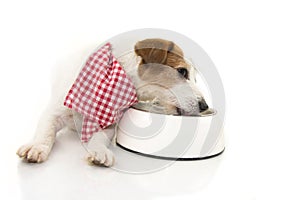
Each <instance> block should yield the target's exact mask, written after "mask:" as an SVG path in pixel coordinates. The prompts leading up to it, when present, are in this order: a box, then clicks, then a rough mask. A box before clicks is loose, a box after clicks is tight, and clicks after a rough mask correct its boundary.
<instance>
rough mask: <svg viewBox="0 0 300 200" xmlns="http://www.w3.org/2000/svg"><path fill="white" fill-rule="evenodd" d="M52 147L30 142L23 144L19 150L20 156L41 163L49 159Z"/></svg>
mask: <svg viewBox="0 0 300 200" xmlns="http://www.w3.org/2000/svg"><path fill="white" fill-rule="evenodd" d="M49 153H50V147H49V146H47V145H45V144H41V143H29V144H26V145H23V146H21V147H20V148H19V150H18V151H17V155H18V156H19V157H20V158H23V159H24V160H26V161H28V162H32V163H41V162H44V161H45V160H47V158H48V155H49Z"/></svg>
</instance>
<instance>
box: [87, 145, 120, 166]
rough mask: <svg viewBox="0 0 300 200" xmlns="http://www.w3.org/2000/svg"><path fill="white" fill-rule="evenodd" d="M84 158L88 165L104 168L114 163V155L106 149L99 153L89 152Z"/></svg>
mask: <svg viewBox="0 0 300 200" xmlns="http://www.w3.org/2000/svg"><path fill="white" fill-rule="evenodd" d="M86 158H87V161H88V162H89V164H92V165H98V166H105V167H111V166H112V165H113V164H114V162H115V158H114V154H113V153H112V152H111V150H109V149H108V148H106V147H103V148H101V151H99V150H98V151H91V152H90V153H88V155H87V157H86Z"/></svg>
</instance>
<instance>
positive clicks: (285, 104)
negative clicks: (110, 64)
mask: <svg viewBox="0 0 300 200" xmlns="http://www.w3.org/2000/svg"><path fill="white" fill-rule="evenodd" d="M299 10H300V6H299V3H298V1H290V0H285V1H274V0H273V1H266V0H265V1H263V0H257V1H256V0H252V1H238V0H237V1H213V0H212V1H193V3H192V1H162V0H158V1H157V0H151V1H112V0H110V1H103V2H102V1H81V2H80V3H78V1H53V0H52V1H48V2H45V1H31V0H28V1H6V2H4V1H1V3H0V26H1V31H0V68H1V73H0V89H1V90H0V91H1V99H0V101H1V103H0V111H1V127H2V128H1V145H0V156H1V171H0V177H1V178H0V184H1V185H0V191H1V192H0V198H1V199H31V200H33V199H37V198H40V199H41V198H42V199H84V197H86V199H128V198H131V199H141V198H143V199H183V198H184V199H206V200H208V199H231V200H233V199H238V200H241V199H243V200H244V199H299V198H300V194H299V179H300V172H299V169H300V164H299V162H297V161H299V153H300V147H299V140H300V136H299V134H300V131H299V112H300V109H299V102H300V96H299V85H300V81H299V74H300V73H299V68H300V59H299V54H300V26H299V24H300V20H299V19H300V12H299ZM147 27H151V28H165V29H170V30H174V31H177V32H180V33H182V34H184V35H186V36H187V37H190V38H191V39H193V40H194V41H195V42H197V43H198V44H200V46H202V48H204V50H205V51H206V52H207V53H208V54H209V55H210V57H211V58H212V60H213V61H214V63H215V65H216V66H217V68H218V71H219V73H220V76H221V78H222V80H223V84H224V87H225V93H226V101H227V115H226V125H225V134H226V136H227V145H226V147H227V148H226V151H225V154H224V155H223V156H222V157H219V158H217V159H215V160H209V161H202V162H201V163H199V162H198V163H182V162H181V163H177V164H175V165H173V166H171V167H169V168H167V169H165V170H163V171H161V172H158V173H154V174H150V175H130V174H122V173H119V172H116V171H114V170H112V169H104V168H95V167H91V166H88V165H86V163H85V162H84V161H83V157H84V151H83V150H82V148H81V147H80V145H78V144H79V141H78V140H77V139H76V137H74V136H70V135H68V134H67V133H66V134H62V135H61V136H60V138H58V139H59V140H58V142H57V143H56V145H55V149H54V152H53V153H52V154H51V156H50V158H49V160H48V161H47V162H46V163H44V164H40V165H30V164H26V163H23V162H20V161H19V159H18V158H17V156H16V155H15V151H16V150H17V148H18V147H19V146H20V145H21V144H23V143H24V142H26V141H28V140H29V139H30V138H31V137H32V136H33V133H34V129H35V126H36V123H37V121H38V116H39V115H40V113H41V111H42V109H43V108H44V107H45V105H46V103H47V98H48V97H49V95H50V88H51V80H52V79H53V78H51V77H53V75H52V74H53V73H52V72H53V71H55V70H54V69H56V68H66V69H67V68H68V67H70V66H72V65H79V64H81V62H82V60H83V59H84V58H85V57H86V56H87V55H88V53H89V52H90V51H92V50H93V49H94V48H95V47H97V46H98V44H100V43H101V42H103V41H105V40H107V39H108V38H110V37H112V36H114V35H116V34H119V33H121V32H124V31H129V30H132V29H137V28H147ZM62 77H63V75H62ZM128 162H130V161H128ZM216 163H217V164H216ZM211 174H213V175H211Z"/></svg>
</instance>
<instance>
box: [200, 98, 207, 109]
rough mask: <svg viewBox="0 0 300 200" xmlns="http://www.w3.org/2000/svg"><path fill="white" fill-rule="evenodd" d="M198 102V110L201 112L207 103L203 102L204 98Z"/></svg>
mask: <svg viewBox="0 0 300 200" xmlns="http://www.w3.org/2000/svg"><path fill="white" fill-rule="evenodd" d="M198 104H199V110H200V112H203V111H205V110H207V109H208V105H207V103H206V102H205V100H204V99H202V100H201V101H199V102H198Z"/></svg>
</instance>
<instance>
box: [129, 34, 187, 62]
mask: <svg viewBox="0 0 300 200" xmlns="http://www.w3.org/2000/svg"><path fill="white" fill-rule="evenodd" d="M134 50H135V53H136V54H137V55H138V56H141V58H142V63H143V64H147V63H159V64H164V65H166V64H168V61H169V59H170V58H173V59H174V57H178V58H182V57H183V53H182V50H181V49H180V48H179V47H178V46H177V45H176V44H174V43H173V42H171V41H168V40H163V39H146V40H142V41H139V42H137V43H136V45H135V47H134Z"/></svg>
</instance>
